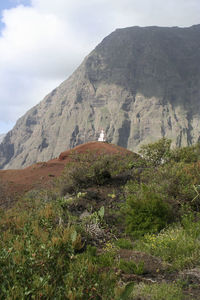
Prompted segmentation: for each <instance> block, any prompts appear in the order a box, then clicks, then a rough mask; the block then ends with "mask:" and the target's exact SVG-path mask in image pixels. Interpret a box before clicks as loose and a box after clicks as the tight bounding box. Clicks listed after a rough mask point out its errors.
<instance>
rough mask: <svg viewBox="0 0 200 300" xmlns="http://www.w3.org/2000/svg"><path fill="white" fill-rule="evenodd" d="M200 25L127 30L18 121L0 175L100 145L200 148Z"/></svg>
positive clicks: (0, 160)
mask: <svg viewBox="0 0 200 300" xmlns="http://www.w3.org/2000/svg"><path fill="white" fill-rule="evenodd" d="M199 49H200V25H196V26H192V27H189V28H178V27H172V28H160V27H145V28H140V27H130V28H125V29H117V30H116V31H114V32H113V33H111V34H110V35H109V36H107V37H106V38H105V39H104V40H103V41H102V42H101V43H100V44H99V45H98V46H97V47H96V48H95V49H94V50H93V51H92V52H91V53H90V54H89V55H88V56H87V57H86V58H85V60H84V61H83V63H82V64H81V65H80V67H79V68H78V69H77V70H76V71H75V72H74V73H73V74H72V76H71V77H69V78H68V79H67V80H66V81H64V82H63V83H62V84H61V85H60V86H59V87H57V88H56V89H54V90H53V91H52V92H51V93H50V94H49V95H47V96H46V97H45V98H44V100H43V101H41V102H40V103H39V104H38V105H36V106H35V107H33V108H32V109H30V110H29V111H28V112H27V113H26V114H25V115H24V116H23V117H21V118H20V119H19V120H18V121H17V123H16V125H15V127H14V128H13V130H11V131H10V132H9V133H8V134H7V135H6V136H5V137H4V139H3V141H2V143H1V144H0V168H5V169H6V168H21V167H25V166H28V165H31V164H33V163H35V162H37V161H47V160H48V159H51V158H53V157H57V156H58V155H59V154H60V153H61V152H62V151H64V150H66V149H70V148H73V147H74V146H76V145H78V144H81V143H84V142H87V141H91V140H97V137H98V136H99V132H100V129H101V128H103V129H104V130H105V132H106V139H107V141H108V142H111V143H114V144H117V145H120V146H123V147H126V148H128V149H130V150H133V151H137V150H138V149H139V148H140V146H141V145H142V144H144V143H149V142H153V141H155V140H158V139H159V138H161V137H167V138H170V139H172V141H173V145H174V146H184V145H189V144H193V143H196V142H197V141H199V137H200V130H199V122H200V101H199V99H200V52H199Z"/></svg>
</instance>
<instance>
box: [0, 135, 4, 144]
mask: <svg viewBox="0 0 200 300" xmlns="http://www.w3.org/2000/svg"><path fill="white" fill-rule="evenodd" d="M4 136H5V134H0V143H1V142H2V141H3V138H4Z"/></svg>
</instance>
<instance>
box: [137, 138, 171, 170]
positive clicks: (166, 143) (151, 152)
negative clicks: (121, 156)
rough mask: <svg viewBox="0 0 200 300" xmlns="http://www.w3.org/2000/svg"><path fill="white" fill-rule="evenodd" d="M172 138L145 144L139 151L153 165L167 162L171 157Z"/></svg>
mask: <svg viewBox="0 0 200 300" xmlns="http://www.w3.org/2000/svg"><path fill="white" fill-rule="evenodd" d="M170 146H171V140H169V139H166V138H162V139H160V140H159V141H157V142H155V143H150V144H148V145H143V146H142V147H141V150H140V151H139V153H140V154H141V155H142V157H143V158H144V159H145V160H146V162H147V163H148V164H150V165H152V166H158V165H160V164H162V163H164V162H167V161H168V160H169V158H170Z"/></svg>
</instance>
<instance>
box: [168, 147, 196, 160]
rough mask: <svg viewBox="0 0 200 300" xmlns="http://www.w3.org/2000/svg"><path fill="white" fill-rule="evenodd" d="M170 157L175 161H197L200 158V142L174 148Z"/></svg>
mask: <svg viewBox="0 0 200 300" xmlns="http://www.w3.org/2000/svg"><path fill="white" fill-rule="evenodd" d="M170 159H171V160H173V161H175V162H184V163H192V162H197V161H198V160H199V159H200V143H198V144H196V145H192V146H188V147H182V148H175V149H173V150H172V151H171V153H170Z"/></svg>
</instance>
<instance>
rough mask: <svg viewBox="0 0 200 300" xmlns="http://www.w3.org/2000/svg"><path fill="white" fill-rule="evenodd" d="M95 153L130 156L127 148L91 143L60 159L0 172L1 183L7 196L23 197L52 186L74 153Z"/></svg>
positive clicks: (74, 149)
mask: <svg viewBox="0 0 200 300" xmlns="http://www.w3.org/2000/svg"><path fill="white" fill-rule="evenodd" d="M89 151H94V152H97V153H99V154H101V153H105V154H117V153H123V154H130V153H131V152H130V151H129V150H127V149H125V148H122V147H119V146H116V145H113V144H108V143H102V142H90V143H86V144H82V145H79V146H77V147H75V148H73V149H71V150H68V151H65V152H62V153H61V154H60V156H59V158H55V159H52V160H49V161H47V162H40V163H36V164H33V165H31V166H30V167H27V168H25V169H20V170H0V182H1V183H3V185H4V186H5V187H6V194H7V195H10V196H12V195H21V194H23V193H25V192H27V191H29V190H31V189H33V188H37V187H46V186H48V185H50V183H51V182H52V180H53V179H54V178H55V177H58V176H60V175H61V173H62V171H63V169H64V167H65V165H66V164H67V163H68V162H69V161H71V160H72V158H71V154H73V153H87V152H89Z"/></svg>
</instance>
